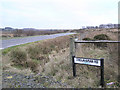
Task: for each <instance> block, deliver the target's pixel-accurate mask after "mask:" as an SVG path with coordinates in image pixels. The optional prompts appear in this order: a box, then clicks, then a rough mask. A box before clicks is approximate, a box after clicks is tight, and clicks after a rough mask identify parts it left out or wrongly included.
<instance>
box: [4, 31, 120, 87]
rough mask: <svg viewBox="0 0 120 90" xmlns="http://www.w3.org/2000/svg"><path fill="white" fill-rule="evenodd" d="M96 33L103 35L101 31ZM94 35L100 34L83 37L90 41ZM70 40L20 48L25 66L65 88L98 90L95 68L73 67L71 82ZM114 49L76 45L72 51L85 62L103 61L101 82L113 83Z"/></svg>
mask: <svg viewBox="0 0 120 90" xmlns="http://www.w3.org/2000/svg"><path fill="white" fill-rule="evenodd" d="M100 32H101V33H104V32H102V31H100ZM106 33H108V32H106ZM106 33H104V34H106ZM98 34H100V33H99V32H98V31H97V32H96V31H93V32H91V33H88V34H86V36H87V37H90V38H93V37H94V36H95V35H98ZM107 35H108V36H109V35H110V38H112V39H113V40H116V36H115V35H114V34H113V33H108V34H107ZM78 36H79V35H78ZM111 36H112V37H111ZM70 37H72V36H64V37H58V38H55V39H50V40H44V41H42V42H38V43H33V44H31V45H27V46H26V47H25V48H24V49H25V52H26V53H27V62H29V63H31V65H32V64H33V62H34V64H33V65H32V66H34V67H35V68H34V69H33V71H34V70H37V73H41V74H43V75H48V76H49V75H50V76H52V77H53V78H54V79H56V80H57V81H62V82H65V83H67V84H68V87H76V88H85V87H87V88H88V87H94V88H95V87H99V84H100V68H99V67H94V66H87V65H76V70H77V76H76V77H75V78H74V77H73V76H72V66H71V63H70V58H69V38H70ZM116 47H117V46H116V45H115V44H108V47H106V48H104V49H103V48H97V47H94V45H93V44H91V45H88V44H78V45H77V48H76V50H77V53H76V56H82V57H88V58H104V59H105V81H106V82H108V81H116V80H117V78H116V77H117V74H118V73H117V69H118V68H117V67H118V66H117V48H116ZM4 57H6V56H4ZM8 57H9V56H8ZM6 61H7V60H6ZM29 65H30V64H29ZM31 70H32V69H31Z"/></svg>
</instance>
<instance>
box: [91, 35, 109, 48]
mask: <svg viewBox="0 0 120 90" xmlns="http://www.w3.org/2000/svg"><path fill="white" fill-rule="evenodd" d="M93 39H94V40H110V38H109V36H107V35H106V34H99V35H95V36H94V38H93ZM94 45H95V46H96V47H98V48H106V47H107V43H94Z"/></svg>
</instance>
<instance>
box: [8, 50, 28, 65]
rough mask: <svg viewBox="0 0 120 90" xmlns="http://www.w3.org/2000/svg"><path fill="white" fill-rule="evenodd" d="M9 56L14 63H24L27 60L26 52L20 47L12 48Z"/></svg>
mask: <svg viewBox="0 0 120 90" xmlns="http://www.w3.org/2000/svg"><path fill="white" fill-rule="evenodd" d="M10 56H11V61H12V62H13V63H14V65H24V64H25V63H26V62H27V53H26V52H25V51H24V50H22V49H20V48H16V49H14V50H12V51H11V54H10Z"/></svg>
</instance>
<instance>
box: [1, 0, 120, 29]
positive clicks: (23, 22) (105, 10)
mask: <svg viewBox="0 0 120 90" xmlns="http://www.w3.org/2000/svg"><path fill="white" fill-rule="evenodd" d="M118 1H119V0H0V24H1V26H0V27H7V26H10V27H13V28H41V29H76V28H81V27H82V26H92V25H93V26H95V25H99V24H107V23H118Z"/></svg>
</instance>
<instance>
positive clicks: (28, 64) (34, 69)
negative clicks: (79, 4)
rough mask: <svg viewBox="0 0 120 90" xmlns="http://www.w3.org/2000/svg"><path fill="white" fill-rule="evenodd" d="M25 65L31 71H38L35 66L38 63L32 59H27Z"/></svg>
mask: <svg viewBox="0 0 120 90" xmlns="http://www.w3.org/2000/svg"><path fill="white" fill-rule="evenodd" d="M27 66H28V67H29V68H30V69H31V70H32V71H33V72H38V70H37V67H38V63H36V62H33V61H28V62H27Z"/></svg>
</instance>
